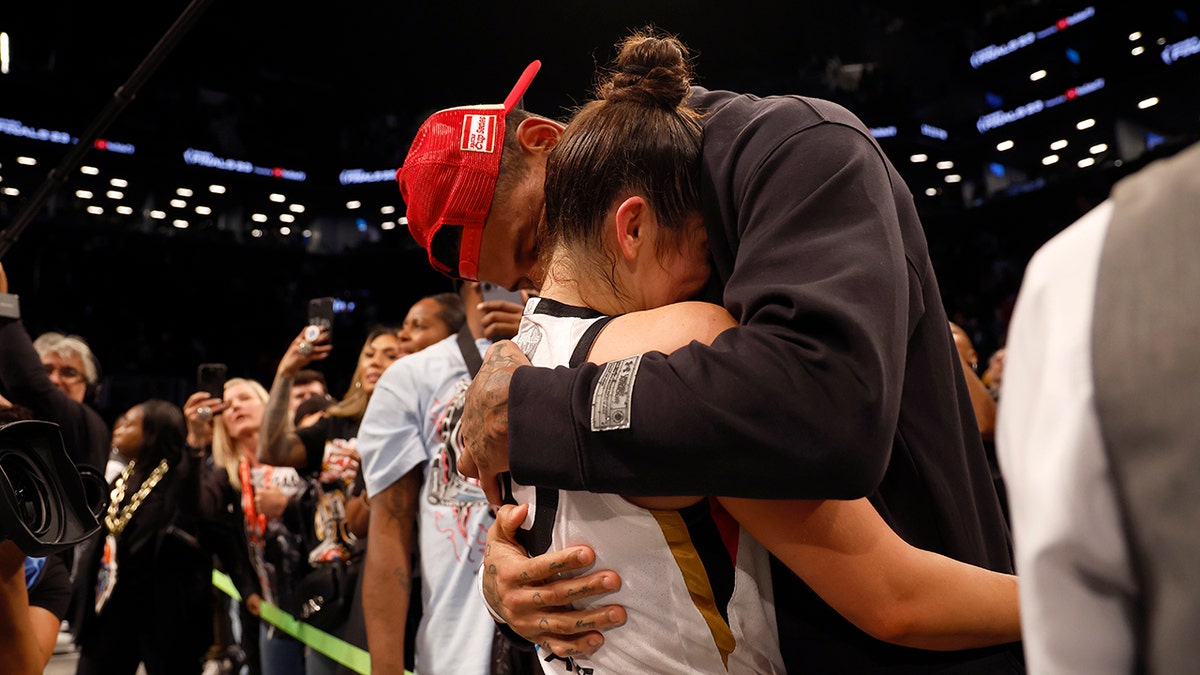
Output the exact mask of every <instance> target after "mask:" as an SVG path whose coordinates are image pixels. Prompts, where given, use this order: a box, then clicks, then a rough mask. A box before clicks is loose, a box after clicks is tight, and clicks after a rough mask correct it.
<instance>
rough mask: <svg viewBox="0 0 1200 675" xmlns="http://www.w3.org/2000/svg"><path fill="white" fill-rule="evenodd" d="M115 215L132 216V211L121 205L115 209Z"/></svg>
mask: <svg viewBox="0 0 1200 675" xmlns="http://www.w3.org/2000/svg"><path fill="white" fill-rule="evenodd" d="M117 213H119V214H121V215H123V216H128V215H132V214H133V209H132V208H130V207H128V206H125V205H124V204H122V205H121V206H118V207H117Z"/></svg>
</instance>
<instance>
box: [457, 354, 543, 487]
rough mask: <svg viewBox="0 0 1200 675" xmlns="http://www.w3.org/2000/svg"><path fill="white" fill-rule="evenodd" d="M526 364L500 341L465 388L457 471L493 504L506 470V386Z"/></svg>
mask: <svg viewBox="0 0 1200 675" xmlns="http://www.w3.org/2000/svg"><path fill="white" fill-rule="evenodd" d="M527 365H529V359H527V358H525V354H523V353H521V350H520V349H519V348H518V347H517V346H516V345H515V344H513V343H512V342H509V341H508V340H502V341H500V342H497V343H496V344H494V345H492V346H491V347H489V348H488V351H487V355H486V356H484V359H483V367H481V368H480V369H479V374H478V375H476V376H475V379H474V380H473V381H472V382H471V387H470V388H469V389H467V397H466V406H465V407H464V408H463V417H462V446H463V454H462V456H461V457H459V460H458V470H459V471H460V472H462V473H463V474H464V475H466V476H471V477H472V478H478V479H479V482H480V484H482V486H483V491H484V492H485V493H486V494H487V497H488V501H490V502H492V503H493V504H499V503H500V502H501V499H500V483H499V482H498V480H497V479H498V477H499V475H500V474H502V473H504V472H505V471H508V386H509V383H510V382H511V381H512V374H513V372H514V371H515V370H516V369H517V368H519V367H521V366H527Z"/></svg>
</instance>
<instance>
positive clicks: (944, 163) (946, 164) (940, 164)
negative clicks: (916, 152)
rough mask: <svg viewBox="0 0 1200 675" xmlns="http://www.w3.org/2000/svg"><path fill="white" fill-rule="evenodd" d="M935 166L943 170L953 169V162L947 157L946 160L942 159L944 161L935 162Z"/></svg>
mask: <svg viewBox="0 0 1200 675" xmlns="http://www.w3.org/2000/svg"><path fill="white" fill-rule="evenodd" d="M937 168H939V169H941V170H943V171H945V170H947V169H953V168H954V162H951V161H950V160H948V159H947V160H944V161H941V162H938V163H937Z"/></svg>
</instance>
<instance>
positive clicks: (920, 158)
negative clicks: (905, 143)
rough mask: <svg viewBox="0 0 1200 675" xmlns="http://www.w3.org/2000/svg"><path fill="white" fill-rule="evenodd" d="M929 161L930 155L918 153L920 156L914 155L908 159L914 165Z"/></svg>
mask: <svg viewBox="0 0 1200 675" xmlns="http://www.w3.org/2000/svg"><path fill="white" fill-rule="evenodd" d="M927 159H929V155H926V154H922V153H918V154H916V155H913V156H912V157H909V158H908V160H909V161H910V162H912V163H913V164H920V163H921V162H924V161H925V160H927Z"/></svg>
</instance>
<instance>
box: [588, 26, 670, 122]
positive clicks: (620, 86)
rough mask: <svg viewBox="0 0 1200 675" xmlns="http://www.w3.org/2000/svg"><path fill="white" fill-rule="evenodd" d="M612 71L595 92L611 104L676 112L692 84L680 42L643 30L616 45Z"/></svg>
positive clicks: (651, 30) (650, 30) (652, 31)
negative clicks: (627, 103) (674, 110)
mask: <svg viewBox="0 0 1200 675" xmlns="http://www.w3.org/2000/svg"><path fill="white" fill-rule="evenodd" d="M617 52H618V53H617V58H616V60H615V61H614V64H613V70H612V71H611V72H609V73H608V76H607V78H606V79H604V80H603V81H601V82H600V84H599V86H598V87H597V88H596V92H597V95H598V98H600V99H603V100H607V101H609V102H610V103H619V102H625V101H627V102H630V103H635V104H638V105H644V106H655V107H660V108H667V109H674V108H676V107H678V106H679V104H680V103H682V102H683V100H684V99H685V98H686V97H687V95H688V91H689V90H690V87H691V84H692V73H691V68H690V67H689V65H688V59H687V48H686V47H684V46H683V43H682V42H680V41H679V40H678V39H676V38H674V37H672V36H669V35H664V34H661V33H658V32H657V31H654V30H653V29H642V30H640V31H638V32H637V33H634V34H633V35H631V36H630V37H628V38H626V39H625V40H623V41H621V42H620V43H619V44H618V45H617Z"/></svg>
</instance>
